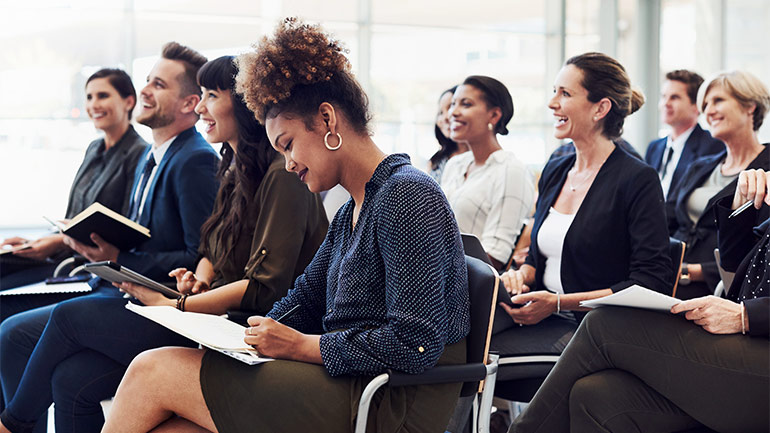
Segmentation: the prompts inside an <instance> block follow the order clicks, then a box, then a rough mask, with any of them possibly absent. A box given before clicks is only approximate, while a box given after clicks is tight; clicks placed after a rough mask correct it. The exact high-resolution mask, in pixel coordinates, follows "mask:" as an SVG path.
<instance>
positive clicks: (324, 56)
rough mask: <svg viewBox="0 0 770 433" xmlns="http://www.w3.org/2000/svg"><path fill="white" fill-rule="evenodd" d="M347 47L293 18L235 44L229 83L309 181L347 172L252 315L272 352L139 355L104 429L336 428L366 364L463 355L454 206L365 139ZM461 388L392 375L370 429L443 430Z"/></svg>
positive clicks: (364, 117) (426, 362)
mask: <svg viewBox="0 0 770 433" xmlns="http://www.w3.org/2000/svg"><path fill="white" fill-rule="evenodd" d="M342 51H343V49H342V47H341V46H340V44H339V42H337V41H335V40H333V39H331V38H330V37H329V36H327V35H326V34H324V33H323V32H322V31H321V29H320V28H319V27H317V26H310V25H306V24H302V23H300V22H297V21H296V20H294V19H287V20H285V21H284V22H283V23H282V24H281V25H280V26H279V28H278V30H277V31H276V33H275V35H274V36H273V37H271V38H265V39H263V40H262V42H261V43H260V44H259V45H258V46H257V47H256V52H255V53H249V54H244V55H242V56H241V57H239V67H240V72H239V73H238V77H237V82H238V88H239V91H241V92H242V93H243V94H244V98H245V100H246V103H247V104H248V105H249V107H250V108H252V109H253V110H254V112H255V113H256V116H257V119H259V120H260V121H261V122H264V123H265V127H266V130H267V133H268V137H269V138H270V142H271V144H272V145H273V147H274V148H275V149H277V150H278V151H279V152H280V153H282V154H283V155H284V157H285V158H286V169H287V170H289V171H292V172H295V173H297V174H298V175H299V178H300V179H301V180H302V181H303V182H305V183H306V184H307V186H308V188H309V189H310V190H311V191H323V190H326V189H329V188H331V187H333V186H335V185H337V184H341V185H342V186H343V187H344V188H345V189H346V190H347V191H348V192H350V195H351V199H350V200H349V201H348V202H347V203H346V204H345V205H343V206H342V208H341V209H340V210H339V211H338V212H337V215H336V216H335V218H334V220H333V221H332V223H331V225H330V227H329V232H328V234H327V236H326V239H325V240H324V243H323V244H322V245H321V248H320V249H319V250H318V253H317V254H316V256H315V257H314V258H313V260H312V262H311V263H310V265H309V266H308V267H307V269H305V272H304V273H303V274H302V275H300V276H299V278H297V280H296V281H295V283H294V288H293V289H292V290H290V291H289V294H288V295H287V296H286V297H285V298H283V299H282V300H280V301H278V302H277V303H276V304H275V306H274V307H273V309H272V310H271V311H270V312H269V313H268V314H267V317H260V316H255V317H251V318H250V319H249V324H250V325H251V326H250V327H249V328H247V331H246V336H245V338H244V340H245V342H246V343H247V344H250V345H252V346H254V347H255V348H257V350H259V352H260V353H261V354H263V355H265V356H269V357H272V358H275V359H276V360H275V361H272V362H267V363H264V364H261V365H258V366H248V365H246V364H243V363H240V362H238V361H236V360H234V359H232V358H230V357H227V356H224V355H222V354H220V353H218V352H212V351H204V350H198V349H185V348H166V349H158V350H154V351H151V352H146V353H144V354H142V355H140V356H139V357H138V358H136V359H135V360H134V362H132V364H131V366H130V368H129V370H128V372H127V374H126V376H125V378H124V380H123V382H122V383H121V385H120V388H119V390H118V394H117V396H116V397H115V401H114V405H113V407H112V411H111V413H110V419H109V420H108V421H107V424H106V426H105V431H110V432H146V431H149V430H154V429H155V430H154V431H170V430H171V429H179V430H181V429H183V428H186V429H187V430H184V431H201V428H203V429H205V430H208V431H220V432H247V431H248V432H251V431H255V430H259V431H269V432H299V431H314V432H335V433H339V432H346V431H351V430H353V423H354V421H355V410H356V406H357V403H358V399H359V397H360V395H361V392H362V390H363V388H364V387H365V385H366V384H367V382H368V381H369V379H370V378H371V377H372V376H374V375H376V374H378V373H382V372H384V371H385V370H386V369H394V370H397V371H402V372H408V373H420V372H422V371H424V370H426V369H428V368H430V367H432V366H433V365H435V364H437V363H438V364H459V363H463V362H465V338H464V337H465V336H466V334H467V333H468V329H469V326H470V324H469V313H468V308H469V304H468V292H467V273H466V265H465V260H464V257H463V252H462V244H461V242H460V234H459V231H458V229H457V224H456V222H455V220H454V217H453V215H452V211H451V209H450V208H449V205H448V203H447V201H446V198H445V197H444V195H443V194H442V193H441V190H440V188H439V187H438V185H437V184H436V183H435V182H434V181H432V180H431V179H430V177H429V176H428V175H427V174H425V173H424V172H422V171H421V170H418V169H416V168H415V167H413V166H411V165H410V163H409V159H408V157H407V156H405V155H398V154H396V155H385V154H384V153H383V152H382V151H381V150H380V149H379V148H378V147H377V146H376V145H375V144H374V142H373V141H372V139H371V137H370V134H369V129H368V126H367V125H368V121H369V117H370V116H369V114H368V113H369V110H368V104H367V98H366V95H365V94H364V92H363V91H362V90H361V87H360V85H359V84H358V82H357V81H356V80H355V79H354V78H353V76H352V74H351V73H350V66H349V63H348V60H347V58H345V56H344V55H343V53H342ZM297 305H299V310H298V312H297V314H295V315H293V316H291V318H288V319H286V320H284V321H283V323H279V322H277V321H276V320H275V318H278V317H281V316H282V315H283V314H285V313H286V312H288V311H290V310H291V309H292V308H294V307H295V306H297ZM167 365H173V366H174V368H165V367H163V366H167ZM459 392H460V385H459V384H446V385H424V386H416V387H404V388H388V389H386V390H384V393H383V394H382V398H381V399H379V398H378V400H377V403H378V404H377V405H375V406H374V407H372V409H371V411H370V414H369V422H370V423H369V428H370V429H372V430H374V429H375V428H376V429H377V430H385V431H397V430H401V431H410V432H435V431H443V430H444V428H445V427H446V424H447V421H448V419H449V415H450V414H451V412H452V410H453V409H454V406H455V404H456V401H457V398H458V396H459ZM174 415H176V416H177V417H176V418H174ZM175 431H176V430H175Z"/></svg>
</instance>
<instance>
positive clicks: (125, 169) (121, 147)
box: [66, 126, 149, 218]
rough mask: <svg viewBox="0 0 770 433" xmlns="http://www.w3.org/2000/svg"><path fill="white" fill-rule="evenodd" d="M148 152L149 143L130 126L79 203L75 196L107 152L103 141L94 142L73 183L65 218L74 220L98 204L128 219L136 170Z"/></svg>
mask: <svg viewBox="0 0 770 433" xmlns="http://www.w3.org/2000/svg"><path fill="white" fill-rule="evenodd" d="M148 148H149V145H148V144H147V142H146V141H144V139H142V137H140V136H139V134H137V133H136V131H135V130H134V127H133V126H129V128H128V131H126V133H125V134H123V137H121V138H120V140H118V142H117V143H115V146H113V147H112V148H111V149H110V150H108V151H107V153H106V154H105V155H104V157H105V158H108V161H107V164H106V165H105V166H104V169H103V170H102V171H101V172H99V173H95V174H94V176H93V177H91V178H90V179H89V180H88V182H89V183H90V185H89V187H88V188H87V189H86V190H85V191H84V194H83V197H79V199H78V200H76V199H75V197H74V196H75V194H76V193H77V190H78V189H79V188H78V187H79V186H80V184H81V183H82V182H83V181H84V176H85V174H86V172H88V168H89V166H90V165H91V163H92V162H93V161H94V160H95V159H96V158H97V157H99V155H100V154H101V153H102V150H103V149H104V138H99V139H96V140H94V141H92V142H91V144H89V145H88V149H87V150H86V155H85V157H84V158H83V163H82V164H80V168H79V169H78V172H77V174H76V175H75V180H73V181H72V187H71V188H70V195H69V200H68V202H67V213H66V217H67V218H72V217H74V216H75V215H77V214H79V213H80V212H82V211H83V210H85V208H86V207H88V206H90V205H91V204H93V203H94V202H97V201H98V202H99V203H101V204H103V205H104V206H107V207H108V208H110V209H112V210H114V211H115V212H118V213H120V214H122V215H126V213H128V203H129V201H130V200H131V191H132V185H133V183H134V170H135V169H136V164H137V163H138V162H139V158H140V157H141V156H142V154H143V153H144V152H145V151H146V150H147V149H148Z"/></svg>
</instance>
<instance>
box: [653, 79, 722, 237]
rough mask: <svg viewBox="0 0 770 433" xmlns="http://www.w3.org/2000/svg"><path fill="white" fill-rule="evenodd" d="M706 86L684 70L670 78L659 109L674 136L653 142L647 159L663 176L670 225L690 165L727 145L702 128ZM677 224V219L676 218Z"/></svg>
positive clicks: (666, 82) (664, 88)
mask: <svg viewBox="0 0 770 433" xmlns="http://www.w3.org/2000/svg"><path fill="white" fill-rule="evenodd" d="M702 83H703V78H702V77H701V76H700V75H698V74H697V73H695V72H691V71H687V70H684V69H679V70H675V71H671V72H669V73H667V74H666V81H665V82H664V83H663V92H662V93H661V97H660V104H659V107H660V113H661V114H660V116H661V120H662V121H663V123H665V124H667V125H669V126H670V127H671V133H669V135H668V136H666V137H663V138H660V139H658V140H655V141H653V142H651V143H650V144H649V146H648V147H647V154H646V155H645V157H644V159H645V161H647V163H648V164H650V166H652V168H654V169H655V170H657V171H658V175H659V176H660V182H661V186H662V187H663V195H664V197H666V214H667V215H669V218H668V219H669V221H672V218H671V217H670V216H673V215H674V207H675V205H676V197H677V192H678V191H679V188H680V187H681V184H682V178H683V176H684V173H685V171H687V167H688V166H689V165H690V163H691V162H692V161H694V160H695V159H697V158H700V157H701V156H706V155H713V154H716V153H719V152H721V151H722V150H724V148H725V145H724V143H722V142H721V141H719V140H717V139H715V138H713V137H711V134H709V132H708V131H705V130H703V128H701V127H700V125H698V115H699V112H698V106H697V104H696V99H697V95H698V88H699V87H700V85H701V84H702ZM673 221H676V219H675V218H673ZM675 229H676V226H674V227H671V225H669V235H671V234H673V231H674V230H675Z"/></svg>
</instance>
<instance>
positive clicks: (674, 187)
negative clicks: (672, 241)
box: [644, 123, 725, 235]
mask: <svg viewBox="0 0 770 433" xmlns="http://www.w3.org/2000/svg"><path fill="white" fill-rule="evenodd" d="M666 140H667V138H666V137H663V138H660V139H657V140H655V141H653V142H651V143H650V144H649V146H647V153H646V154H645V155H644V160H645V161H647V164H650V166H651V167H652V168H654V169H655V171H657V172H660V166H661V165H662V164H663V154H664V153H665V151H666ZM724 150H725V144H724V143H723V142H722V141H721V140H717V139H716V138H714V137H712V136H711V133H709V132H708V131H706V130H704V129H703V128H701V127H700V125H699V124H697V123H696V124H695V128H694V129H693V130H692V133H690V136H689V137H687V141H685V142H684V148H683V149H682V155H681V156H680V157H679V161H678V162H677V163H676V168H675V169H674V175H673V177H672V178H671V186H670V187H669V189H668V195H667V196H666V215H670V216H672V218H670V219H669V221H670V222H672V225H669V227H668V233H669V235H673V234H674V232H675V231H676V227H677V226H676V221H675V219H674V218H673V216H674V215H675V214H676V211H675V209H676V197H677V195H678V194H679V189H680V188H681V186H682V181H683V180H684V174H685V173H686V172H687V169H688V168H689V167H690V164H692V162H693V161H695V160H696V159H698V158H701V157H704V156H708V155H716V154H718V153H721V152H724Z"/></svg>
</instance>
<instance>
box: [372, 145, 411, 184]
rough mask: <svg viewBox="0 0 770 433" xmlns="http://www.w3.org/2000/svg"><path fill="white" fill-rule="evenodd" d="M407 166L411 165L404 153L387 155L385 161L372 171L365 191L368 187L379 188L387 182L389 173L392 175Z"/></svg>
mask: <svg viewBox="0 0 770 433" xmlns="http://www.w3.org/2000/svg"><path fill="white" fill-rule="evenodd" d="M408 164H411V160H410V159H409V155H407V154H405V153H394V154H393V155H388V156H387V157H385V159H383V160H382V161H380V163H379V164H378V165H377V168H376V169H374V174H372V177H371V179H369V182H366V189H369V188H370V187H373V188H379V187H380V186H382V184H384V183H385V181H386V180H388V178H390V175H391V173H393V171H394V170H395V169H397V168H398V167H401V166H402V165H408Z"/></svg>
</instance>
